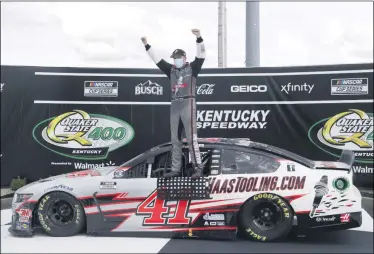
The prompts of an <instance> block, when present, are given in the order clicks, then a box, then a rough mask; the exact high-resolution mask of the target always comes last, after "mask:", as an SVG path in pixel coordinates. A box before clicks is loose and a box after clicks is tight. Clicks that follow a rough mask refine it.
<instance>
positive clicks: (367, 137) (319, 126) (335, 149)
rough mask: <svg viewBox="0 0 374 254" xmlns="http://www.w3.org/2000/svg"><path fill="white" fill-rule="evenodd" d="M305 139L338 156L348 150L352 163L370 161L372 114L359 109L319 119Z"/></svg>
mask: <svg viewBox="0 0 374 254" xmlns="http://www.w3.org/2000/svg"><path fill="white" fill-rule="evenodd" d="M308 136H309V140H310V141H311V142H312V143H313V144H314V145H315V146H317V147H318V148H319V149H321V150H322V151H324V152H326V153H328V154H330V155H332V156H335V157H340V154H341V152H342V150H345V149H346V150H352V151H354V153H355V158H356V160H355V161H356V162H359V163H373V113H368V112H365V111H363V110H359V109H349V110H347V111H345V112H340V113H337V114H336V115H334V116H332V117H329V118H325V119H322V120H320V121H318V122H317V123H315V124H313V126H312V127H311V128H310V129H309V133H308Z"/></svg>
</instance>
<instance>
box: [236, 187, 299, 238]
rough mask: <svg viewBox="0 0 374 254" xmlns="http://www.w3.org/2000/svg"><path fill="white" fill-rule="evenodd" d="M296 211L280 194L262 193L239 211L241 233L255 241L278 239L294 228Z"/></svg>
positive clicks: (252, 198)
mask: <svg viewBox="0 0 374 254" xmlns="http://www.w3.org/2000/svg"><path fill="white" fill-rule="evenodd" d="M293 217H294V213H293V210H292V208H291V206H290V205H289V204H288V202H287V201H285V200H283V199H282V198H281V197H280V196H278V195H275V194H270V193H261V194H257V195H255V196H253V197H251V198H250V199H249V200H248V201H246V202H245V203H244V205H243V207H242V209H241V211H240V213H239V218H238V223H239V230H240V231H241V235H245V236H247V237H248V238H249V239H251V240H254V241H276V240H280V239H282V238H284V237H286V236H287V235H288V233H289V232H290V230H291V229H292V221H293Z"/></svg>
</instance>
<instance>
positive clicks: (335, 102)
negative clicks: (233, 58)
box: [34, 100, 374, 105]
mask: <svg viewBox="0 0 374 254" xmlns="http://www.w3.org/2000/svg"><path fill="white" fill-rule="evenodd" d="M34 103H35V104H75V105H170V102H158V101H147V102H145V101H144V102H142V101H49V100H34ZM347 103H354V104H356V103H374V100H325V101H200V102H199V101H198V102H196V104H197V105H270V104H271V105H280V104H281V105H285V104H287V105H289V104H347Z"/></svg>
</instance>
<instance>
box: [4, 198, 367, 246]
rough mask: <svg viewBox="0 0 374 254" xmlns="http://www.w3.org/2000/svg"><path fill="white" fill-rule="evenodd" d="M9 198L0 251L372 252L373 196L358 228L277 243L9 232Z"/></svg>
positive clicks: (5, 211) (6, 200)
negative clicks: (57, 236)
mask: <svg viewBox="0 0 374 254" xmlns="http://www.w3.org/2000/svg"><path fill="white" fill-rule="evenodd" d="M10 207H11V199H2V200H1V209H2V211H1V252H2V253H11V252H13V253H15V252H18V253H20V252H23V253H25V252H28V253H56V252H59V253H61V252H64V253H69V252H70V253H79V252H84V253H373V237H374V234H373V199H371V198H363V208H364V210H365V211H366V212H364V214H365V215H364V218H363V225H362V226H361V228H358V229H353V230H345V231H336V232H329V233H322V234H318V235H313V236H309V237H307V238H298V239H294V240H289V241H286V242H279V243H257V242H251V241H245V240H235V241H212V240H195V239H156V238H153V239H151V238H127V237H122V238H117V237H90V236H86V235H79V236H74V237H69V238H54V237H48V236H44V235H40V234H39V235H36V236H34V237H33V238H18V237H13V236H11V235H9V233H8V228H9V222H10V220H11V218H10V215H11V211H10V210H9V208H10Z"/></svg>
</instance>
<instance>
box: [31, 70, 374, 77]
mask: <svg viewBox="0 0 374 254" xmlns="http://www.w3.org/2000/svg"><path fill="white" fill-rule="evenodd" d="M370 72H373V69H368V70H345V71H305V72H281V73H211V74H210V73H209V74H208V73H206V74H205V73H204V74H199V77H244V76H247V77H257V76H299V75H326V74H349V73H370ZM35 75H42V76H92V77H93V76H99V77H108V76H109V77H165V78H166V75H165V74H147V73H143V74H127V73H73V72H35Z"/></svg>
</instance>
